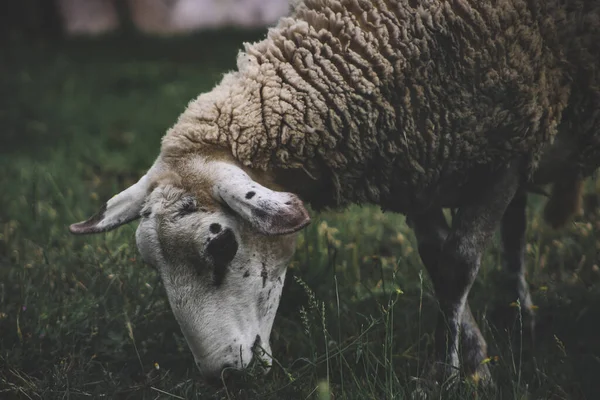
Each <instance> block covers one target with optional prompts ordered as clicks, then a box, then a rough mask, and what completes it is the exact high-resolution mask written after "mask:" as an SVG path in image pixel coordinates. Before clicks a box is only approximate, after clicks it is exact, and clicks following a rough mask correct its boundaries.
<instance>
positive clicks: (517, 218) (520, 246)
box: [502, 191, 535, 334]
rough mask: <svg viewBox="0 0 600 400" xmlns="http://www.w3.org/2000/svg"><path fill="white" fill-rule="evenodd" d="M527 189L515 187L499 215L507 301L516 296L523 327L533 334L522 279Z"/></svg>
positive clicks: (531, 313)
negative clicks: (510, 198)
mask: <svg viewBox="0 0 600 400" xmlns="http://www.w3.org/2000/svg"><path fill="white" fill-rule="evenodd" d="M526 207H527V193H525V192H524V191H519V192H517V194H516V195H515V198H514V199H513V201H512V202H511V203H510V205H509V206H508V208H507V209H506V212H505V213H504V218H503V219H502V245H503V247H504V260H503V261H504V268H505V270H506V272H507V275H508V291H509V296H510V297H509V299H508V300H509V302H514V301H517V300H519V302H520V304H521V312H522V313H523V314H522V315H523V317H524V321H525V324H526V327H527V328H528V329H529V330H530V333H531V334H533V328H534V324H535V320H534V310H533V303H532V301H531V294H530V292H529V285H527V281H526V280H525V246H526V242H525V230H526V229H527V213H526Z"/></svg>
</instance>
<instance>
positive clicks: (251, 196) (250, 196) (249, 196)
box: [246, 192, 256, 200]
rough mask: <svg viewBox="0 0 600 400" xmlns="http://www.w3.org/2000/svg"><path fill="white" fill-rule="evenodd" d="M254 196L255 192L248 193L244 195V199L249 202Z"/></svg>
mask: <svg viewBox="0 0 600 400" xmlns="http://www.w3.org/2000/svg"><path fill="white" fill-rule="evenodd" d="M255 194H256V192H248V193H246V199H248V200H250V199H251V198H253V197H254V195H255Z"/></svg>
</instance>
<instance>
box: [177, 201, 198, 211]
mask: <svg viewBox="0 0 600 400" xmlns="http://www.w3.org/2000/svg"><path fill="white" fill-rule="evenodd" d="M197 210H198V203H197V202H196V199H195V198H193V197H186V198H184V199H183V200H182V202H181V205H180V206H179V210H178V213H177V214H178V215H179V216H184V215H187V214H191V213H193V212H195V211H197Z"/></svg>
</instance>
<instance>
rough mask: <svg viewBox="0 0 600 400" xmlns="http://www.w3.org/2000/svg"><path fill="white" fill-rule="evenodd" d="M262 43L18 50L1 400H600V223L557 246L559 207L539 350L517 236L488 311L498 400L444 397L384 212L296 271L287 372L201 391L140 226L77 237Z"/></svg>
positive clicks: (335, 218) (542, 232) (8, 126)
mask: <svg viewBox="0 0 600 400" xmlns="http://www.w3.org/2000/svg"><path fill="white" fill-rule="evenodd" d="M262 35H263V33H262V32H239V31H226V32H206V33H204V34H201V35H197V36H194V37H190V38H185V39H170V40H166V39H162V40H158V39H148V38H137V37H111V38H105V39H102V40H72V41H49V40H42V39H31V38H29V39H26V38H24V37H20V36H18V35H17V36H13V37H11V38H10V39H9V40H6V41H5V42H4V43H3V45H2V46H3V53H4V55H3V56H2V60H3V61H2V64H1V65H0V72H1V74H0V85H1V86H0V90H1V93H2V94H3V95H2V96H1V97H0V126H2V134H1V139H0V140H1V142H0V187H1V190H0V398H3V399H4V398H6V399H9V398H28V399H35V398H43V399H51V398H77V399H79V398H100V397H107V398H148V399H155V398H165V399H167V398H186V399H187V398H190V399H193V398H200V399H205V398H206V399H213V398H214V399H221V398H231V399H247V398H248V399H253V398H256V399H283V398H286V399H287V398H290V399H306V398H318V399H381V398H389V399H391V398H395V399H403V398H408V399H417V398H425V397H423V396H424V395H425V394H429V397H428V398H477V399H488V398H506V399H513V398H516V399H583V398H587V399H594V398H597V395H598V393H600V381H599V380H598V376H600V341H599V340H598V334H599V332H600V330H599V328H600V287H599V285H598V280H599V279H600V271H599V268H598V264H599V263H600V261H599V259H598V258H599V257H598V251H599V249H600V243H599V240H600V239H599V237H600V236H598V233H599V232H600V218H598V217H595V216H594V215H592V214H590V215H588V216H586V217H585V218H580V220H579V221H577V222H575V223H574V224H572V225H571V226H569V227H568V228H567V229H565V230H563V231H559V232H555V231H552V230H550V229H548V228H547V227H545V226H544V224H543V223H542V221H541V218H540V208H541V206H542V203H541V202H540V201H539V199H534V200H533V201H532V202H531V207H530V212H529V220H530V223H529V230H528V235H527V240H528V252H527V253H528V254H527V263H528V280H529V282H530V283H531V285H532V288H533V296H534V301H535V303H536V305H537V306H538V307H539V308H538V310H537V312H538V325H537V328H538V329H537V334H536V346H535V347H532V346H530V345H528V344H525V345H524V346H522V347H521V346H520V345H519V343H520V342H521V339H523V335H524V334H523V332H522V329H521V327H520V324H519V319H518V318H516V319H512V320H508V323H507V322H506V321H504V322H503V319H502V318H500V317H498V313H496V312H495V310H496V309H497V308H498V305H500V306H507V305H508V304H509V303H510V302H511V301H512V300H511V299H507V298H505V297H503V290H502V284H501V282H502V271H501V268H500V253H499V247H498V242H497V240H496V241H494V243H493V244H492V246H490V249H489V250H488V251H487V253H486V255H485V258H484V262H483V268H482V271H481V273H480V275H479V277H478V279H477V281H476V283H475V285H474V288H473V291H472V295H471V298H470V301H471V306H472V308H473V310H474V313H475V314H476V318H477V319H478V321H480V326H481V328H482V330H483V332H484V335H485V337H486V338H487V339H488V343H489V354H490V356H492V357H493V358H492V361H491V362H490V364H491V368H492V373H493V375H494V379H495V382H496V386H495V387H494V388H488V389H486V388H483V387H480V386H478V385H477V384H476V383H474V382H472V381H469V380H465V381H464V382H462V383H461V384H459V385H457V386H456V387H455V388H452V389H450V390H449V391H442V392H436V391H435V390H433V391H432V390H430V388H429V385H428V381H427V380H426V377H427V371H428V368H429V365H430V362H431V356H432V337H433V329H434V321H435V315H436V303H435V299H434V297H433V291H432V288H431V284H430V282H429V280H428V278H427V276H426V274H424V272H423V270H422V267H421V262H420V260H419V258H418V255H417V253H416V250H415V242H414V238H413V236H412V234H411V232H410V230H409V229H408V228H407V227H406V225H405V222H404V218H403V217H402V216H399V215H393V214H383V213H381V212H380V211H378V210H377V209H376V208H373V207H363V208H359V207H352V208H350V209H349V210H346V211H345V212H328V213H325V214H321V215H314V214H313V215H314V221H313V223H312V225H311V226H310V227H309V228H307V229H306V230H305V231H303V233H302V234H301V236H300V240H299V243H298V250H297V254H296V256H295V258H294V260H293V262H292V265H291V266H290V270H289V274H288V278H287V281H286V287H285V289H284V296H283V298H282V300H281V305H280V309H279V313H278V316H277V318H276V321H275V326H274V329H273V335H272V338H271V339H272V345H273V353H274V356H275V358H276V363H275V366H274V368H273V369H272V372H271V373H270V374H269V375H268V376H266V377H259V376H256V375H255V374H254V373H253V372H252V371H249V372H248V373H246V374H244V375H243V376H242V377H241V378H240V380H239V381H238V382H236V383H235V384H234V386H228V387H226V388H215V387H210V386H205V385H204V384H203V383H202V382H200V381H199V380H198V373H197V371H196V367H195V366H194V363H193V359H192V357H191V353H190V352H189V351H188V350H187V348H186V345H185V342H184V339H183V337H182V335H181V333H180V331H179V328H178V326H177V323H176V321H175V320H174V317H173V316H172V314H171V312H170V310H169V306H168V303H167V300H166V295H165V293H164V290H163V287H162V285H161V283H160V281H159V279H158V277H157V275H156V273H155V271H154V270H153V269H151V268H149V267H148V266H146V265H144V264H143V263H142V262H141V260H140V259H139V258H138V254H137V250H136V246H135V241H134V231H135V225H136V224H135V223H134V224H131V225H130V226H127V227H123V228H121V229H118V230H116V231H113V232H110V233H106V234H102V235H98V236H85V237H75V236H72V235H70V234H69V233H68V231H67V226H68V224H70V223H72V222H74V221H79V220H82V219H84V218H85V217H87V216H89V215H91V214H92V213H93V212H94V211H95V210H96V209H98V208H99V207H100V205H101V204H102V202H103V201H104V200H106V199H108V198H110V197H111V196H112V195H113V194H114V193H116V192H118V191H119V190H121V189H123V188H125V187H126V186H127V185H129V184H131V183H133V182H134V181H135V180H136V178H137V177H139V176H140V175H141V174H142V173H143V172H144V170H145V169H146V168H148V167H149V166H150V165H151V163H152V161H153V160H154V157H155V156H156V155H157V152H158V148H159V142H160V138H161V136H162V135H163V133H164V132H165V131H166V129H167V128H168V127H169V126H170V125H171V124H173V122H174V121H175V119H176V118H177V116H178V115H179V113H180V112H181V111H182V110H183V109H184V107H185V105H186V104H187V102H188V101H189V100H190V99H192V98H193V97H195V96H196V95H197V94H199V93H201V92H203V91H206V90H209V89H210V88H211V87H212V86H213V85H214V84H215V83H216V82H217V81H218V80H219V78H220V76H221V75H222V73H223V72H225V71H227V70H229V69H231V68H233V67H234V58H235V55H236V53H237V51H238V50H239V49H240V48H241V43H242V42H243V41H249V40H255V39H257V38H260V37H261V36H262ZM594 184H595V183H594V182H590V183H589V184H588V185H589V186H590V188H592V189H593V186H594ZM523 342H526V341H525V340H523Z"/></svg>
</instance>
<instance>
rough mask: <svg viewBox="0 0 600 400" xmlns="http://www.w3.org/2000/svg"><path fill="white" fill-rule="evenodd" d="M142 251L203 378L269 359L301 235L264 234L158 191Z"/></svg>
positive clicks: (145, 214)
mask: <svg viewBox="0 0 600 400" xmlns="http://www.w3.org/2000/svg"><path fill="white" fill-rule="evenodd" d="M141 214H142V220H141V222H140V225H139V227H138V229H137V234H136V239H137V244H138V249H139V251H140V253H141V255H142V257H143V258H144V260H145V261H146V262H147V263H149V264H151V265H154V266H155V267H156V268H157V269H158V270H159V272H160V275H161V277H162V281H163V283H164V286H165V289H166V292H167V295H168V297H169V302H170V304H171V308H172V310H173V313H174V314H175V317H176V318H177V321H178V322H179V324H180V326H181V330H182V332H183V334H184V336H185V338H186V340H187V343H188V345H189V347H190V349H191V350H192V353H193V354H194V357H195V359H196V362H197V364H198V367H199V368H200V370H201V372H202V373H203V375H215V374H218V373H220V372H221V370H222V369H223V368H225V367H233V368H245V367H246V366H247V365H248V363H249V362H250V361H251V360H252V359H253V356H254V355H255V354H258V355H259V356H260V358H261V359H262V361H265V364H267V365H268V364H270V356H269V355H270V353H271V351H270V347H269V336H270V334H271V327H272V325H273V320H274V317H275V312H276V310H277V306H278V305H279V298H280V296H281V289H282V287H283V281H284V278H285V272H286V266H287V262H288V261H289V259H290V257H291V256H292V255H293V253H294V248H295V239H296V234H293V233H292V234H288V235H282V236H264V235H261V234H257V233H256V232H255V230H254V229H253V228H252V227H251V226H250V225H249V224H247V223H246V222H245V221H243V220H241V219H240V218H239V217H238V216H237V215H236V214H235V213H234V212H232V211H229V210H224V209H222V208H220V207H219V208H214V209H206V208H204V207H202V205H200V204H198V203H197V200H196V198H195V197H194V196H193V195H191V194H189V193H185V192H184V191H182V190H181V189H178V188H175V187H172V186H166V187H159V188H157V189H155V190H154V191H153V192H152V193H151V195H150V196H149V199H148V201H147V203H146V205H145V207H144V209H143V210H142V213H141Z"/></svg>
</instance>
